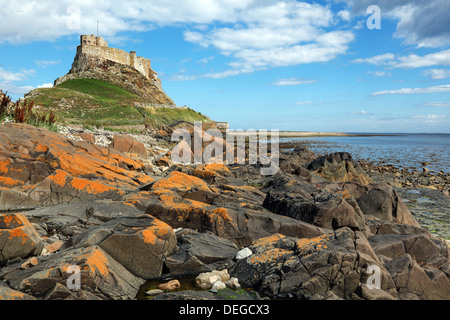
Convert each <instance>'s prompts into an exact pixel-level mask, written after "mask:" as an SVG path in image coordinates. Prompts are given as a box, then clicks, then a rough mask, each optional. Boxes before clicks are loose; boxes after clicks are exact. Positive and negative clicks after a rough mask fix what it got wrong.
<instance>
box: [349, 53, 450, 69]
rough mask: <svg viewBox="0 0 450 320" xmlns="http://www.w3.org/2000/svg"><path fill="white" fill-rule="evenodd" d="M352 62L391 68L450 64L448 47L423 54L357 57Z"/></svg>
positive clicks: (387, 54)
mask: <svg viewBox="0 0 450 320" xmlns="http://www.w3.org/2000/svg"><path fill="white" fill-rule="evenodd" d="M352 62H353V63H369V64H373V65H376V66H388V67H391V68H402V69H415V68H423V67H432V66H438V65H441V66H448V65H450V49H447V50H443V51H438V52H434V53H429V54H427V55H424V56H419V55H416V54H410V55H407V56H400V55H395V54H393V53H385V54H382V55H377V56H374V57H370V58H359V59H355V60H353V61H352Z"/></svg>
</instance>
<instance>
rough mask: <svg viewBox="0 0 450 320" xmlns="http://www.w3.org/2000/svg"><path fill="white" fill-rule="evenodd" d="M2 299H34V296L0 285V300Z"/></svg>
mask: <svg viewBox="0 0 450 320" xmlns="http://www.w3.org/2000/svg"><path fill="white" fill-rule="evenodd" d="M4 300H36V298H35V297H33V296H30V295H29V294H26V293H23V292H20V291H17V290H13V289H11V288H8V287H2V286H0V301H4Z"/></svg>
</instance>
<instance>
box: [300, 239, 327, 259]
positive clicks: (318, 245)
mask: <svg viewBox="0 0 450 320" xmlns="http://www.w3.org/2000/svg"><path fill="white" fill-rule="evenodd" d="M332 239H333V236H332V235H322V236H320V237H316V238H312V239H308V238H303V239H299V240H297V242H296V251H297V252H298V254H299V255H302V256H306V255H310V254H312V253H314V252H318V251H321V250H324V249H327V245H326V244H327V243H328V242H329V241H330V240H332Z"/></svg>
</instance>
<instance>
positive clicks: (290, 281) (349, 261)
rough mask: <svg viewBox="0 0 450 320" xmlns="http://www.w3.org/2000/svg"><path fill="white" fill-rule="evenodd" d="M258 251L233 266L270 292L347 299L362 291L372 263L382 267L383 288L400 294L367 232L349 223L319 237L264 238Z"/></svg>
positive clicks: (254, 247) (251, 282) (244, 277)
mask: <svg viewBox="0 0 450 320" xmlns="http://www.w3.org/2000/svg"><path fill="white" fill-rule="evenodd" d="M249 249H250V250H251V251H252V253H253V254H252V255H251V256H249V257H247V258H245V259H242V260H239V261H238V262H237V264H236V266H235V267H234V269H233V270H232V272H231V276H232V277H236V278H238V279H239V282H240V283H241V284H243V285H244V286H250V287H252V288H255V289H257V290H259V291H260V292H262V293H263V294H266V295H268V296H270V297H288V296H290V297H296V298H303V299H304V298H307V299H326V298H327V297H329V296H330V295H331V296H334V297H338V298H341V299H349V298H352V299H355V298H358V297H359V298H362V297H361V286H362V285H363V284H366V283H367V280H368V278H369V275H368V273H367V270H368V268H369V266H371V265H375V266H377V267H378V268H379V270H380V286H381V287H380V289H381V290H382V291H384V292H385V293H386V296H389V297H390V298H392V299H393V298H395V297H396V290H395V285H394V282H393V280H392V278H391V276H390V274H389V272H387V270H386V269H385V268H384V266H383V264H382V263H381V261H380V260H379V259H378V258H377V257H376V255H375V253H374V252H373V250H372V249H371V247H370V245H369V244H368V242H367V239H366V238H365V236H364V235H363V234H362V232H356V233H355V232H353V231H351V230H350V229H349V228H342V229H339V230H336V231H335V232H334V234H329V235H323V236H319V237H315V238H302V239H298V238H293V237H285V236H283V235H280V234H275V235H273V236H270V237H267V238H262V239H259V240H258V241H256V242H254V243H253V244H252V245H251V246H250V247H249Z"/></svg>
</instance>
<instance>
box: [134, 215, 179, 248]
mask: <svg viewBox="0 0 450 320" xmlns="http://www.w3.org/2000/svg"><path fill="white" fill-rule="evenodd" d="M153 223H154V225H153V226H151V227H148V228H146V229H144V230H142V231H141V232H140V233H141V234H142V237H143V238H144V242H145V243H148V244H151V245H155V244H156V243H157V241H158V240H159V241H161V240H162V239H164V238H165V237H166V236H167V235H168V234H169V233H170V232H172V231H173V230H172V228H171V227H170V226H169V225H168V224H166V223H164V222H162V221H160V220H158V219H155V220H154V221H153Z"/></svg>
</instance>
